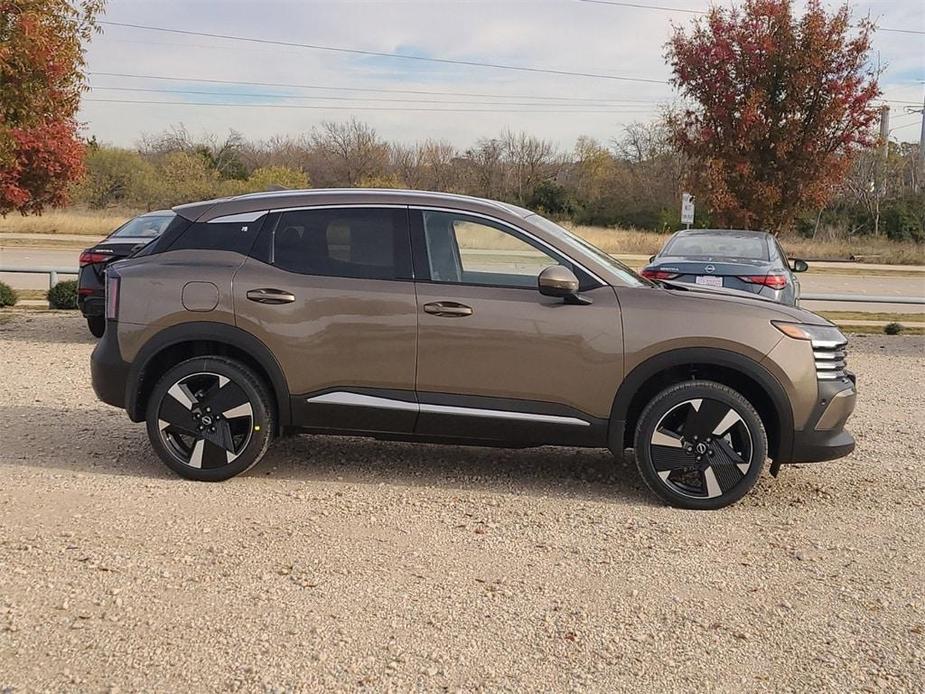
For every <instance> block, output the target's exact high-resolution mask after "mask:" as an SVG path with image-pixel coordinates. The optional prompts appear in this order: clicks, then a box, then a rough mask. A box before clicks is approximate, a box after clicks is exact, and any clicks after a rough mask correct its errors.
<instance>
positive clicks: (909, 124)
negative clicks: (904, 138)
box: [890, 121, 918, 132]
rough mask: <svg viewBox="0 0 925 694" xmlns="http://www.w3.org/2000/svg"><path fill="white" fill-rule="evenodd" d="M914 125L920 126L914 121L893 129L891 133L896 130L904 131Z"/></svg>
mask: <svg viewBox="0 0 925 694" xmlns="http://www.w3.org/2000/svg"><path fill="white" fill-rule="evenodd" d="M913 125H918V122H916V121H912V122H911V123H906V124H905V125H900V126H898V127H895V128H891V129H890V132H893V131H894V130H902V129H903V128H911V127H912V126H913Z"/></svg>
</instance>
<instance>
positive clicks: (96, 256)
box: [79, 249, 112, 267]
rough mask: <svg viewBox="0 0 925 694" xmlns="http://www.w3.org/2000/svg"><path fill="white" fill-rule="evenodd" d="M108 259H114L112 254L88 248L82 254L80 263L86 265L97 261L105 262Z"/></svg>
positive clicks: (82, 265) (81, 265)
mask: <svg viewBox="0 0 925 694" xmlns="http://www.w3.org/2000/svg"><path fill="white" fill-rule="evenodd" d="M107 260H112V256H111V255H110V254H109V253H97V252H96V251H93V250H90V249H87V250H85V251H84V252H83V253H81V254H80V260H79V264H80V267H84V266H85V265H93V264H95V263H105V262H106V261H107Z"/></svg>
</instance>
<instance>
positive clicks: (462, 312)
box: [424, 301, 472, 318]
mask: <svg viewBox="0 0 925 694" xmlns="http://www.w3.org/2000/svg"><path fill="white" fill-rule="evenodd" d="M424 313H429V314H431V315H433V316H440V317H441V318H462V317H464V316H471V315H472V307H471V306H466V305H465V304H458V303H456V302H455V301H434V302H432V303H429V304H424Z"/></svg>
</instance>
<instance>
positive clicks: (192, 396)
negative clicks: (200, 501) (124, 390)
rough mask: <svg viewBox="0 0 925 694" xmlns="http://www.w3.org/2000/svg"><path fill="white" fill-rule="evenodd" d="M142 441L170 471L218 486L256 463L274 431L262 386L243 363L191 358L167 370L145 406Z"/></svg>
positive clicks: (267, 400) (212, 358)
mask: <svg viewBox="0 0 925 694" xmlns="http://www.w3.org/2000/svg"><path fill="white" fill-rule="evenodd" d="M147 427H148V437H149V438H150V439H151V444H152V446H153V447H154V450H155V451H156V452H157V454H158V456H159V457H160V458H161V460H163V461H164V463H165V464H166V465H167V466H168V467H169V468H170V469H171V470H173V471H174V472H176V473H178V474H179V475H182V476H183V477H187V478H189V479H193V480H200V481H206V482H219V481H222V480H226V479H229V478H230V477H234V476H235V475H239V474H241V473H242V472H244V471H246V470H248V469H249V468H251V467H252V466H254V465H256V464H257V463H258V462H259V461H260V459H261V458H263V455H264V453H266V450H267V447H268V446H269V444H270V440H271V438H272V434H273V430H274V421H273V405H272V401H271V399H270V396H269V394H268V392H267V389H266V386H264V384H263V382H262V381H261V380H260V379H259V378H258V377H257V376H256V374H254V372H253V371H252V370H251V369H249V368H248V367H247V366H245V365H244V364H241V363H240V362H237V361H234V360H232V359H225V358H223V357H197V358H194V359H189V360H187V361H184V362H181V363H180V364H177V365H176V366H174V367H173V368H171V369H170V370H168V371H167V372H166V373H165V374H164V375H163V376H162V377H161V379H160V380H159V381H158V382H157V385H155V386H154V390H153V391H152V393H151V398H150V400H149V401H148V407H147Z"/></svg>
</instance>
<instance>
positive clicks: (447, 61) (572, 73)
mask: <svg viewBox="0 0 925 694" xmlns="http://www.w3.org/2000/svg"><path fill="white" fill-rule="evenodd" d="M99 24H103V25H106V26H116V27H125V28H129V29H141V30H144V31H160V32H164V33H168V34H181V35H183V36H205V37H208V38H213V39H226V40H228V41H246V42H249V43H260V44H269V45H273V46H291V47H295V48H307V49H310V50H315V51H329V52H332V53H348V54H351V55H369V56H375V57H378V58H395V59H400V60H414V61H419V62H427V63H440V64H443V65H461V66H464V67H482V68H491V69H495V70H512V71H515V72H533V73H540V74H546V75H565V76H568V77H590V78H593V79H603V80H618V81H622V82H643V83H646V84H668V81H667V80H657V79H651V78H648V77H628V76H625V75H609V74H604V73H596V72H580V71H577V70H558V69H554V68H538V67H528V66H524V65H505V64H503V63H487V62H481V61H476V60H455V59H451V58H427V57H425V56H420V55H403V54H401V53H386V52H383V51H369V50H361V49H358V48H341V47H338V46H323V45H320V44H313V43H298V42H295V41H277V40H273V39H259V38H253V37H249V36H234V35H231V34H212V33H208V32H204V31H187V30H185V29H169V28H166V27H155V26H148V25H145V24H129V23H127V22H110V21H100V22H99Z"/></svg>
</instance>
